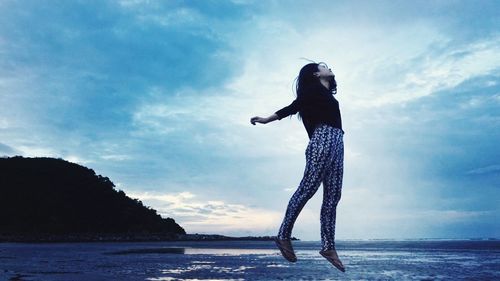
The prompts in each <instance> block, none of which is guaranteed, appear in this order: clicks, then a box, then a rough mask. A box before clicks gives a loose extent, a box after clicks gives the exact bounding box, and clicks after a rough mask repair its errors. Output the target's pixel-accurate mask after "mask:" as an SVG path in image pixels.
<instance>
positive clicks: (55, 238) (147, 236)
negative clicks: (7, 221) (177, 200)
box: [0, 233, 299, 243]
mask: <svg viewBox="0 0 500 281" xmlns="http://www.w3.org/2000/svg"><path fill="white" fill-rule="evenodd" d="M273 239H274V236H242V237H231V236H224V235H218V234H198V233H195V234H175V233H74V234H0V243H6V242H20V243H60V242H154V241H158V242H159V241H237V240H245V241H272V240H273ZM292 240H299V239H297V238H295V237H293V238H292Z"/></svg>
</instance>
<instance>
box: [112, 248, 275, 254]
mask: <svg viewBox="0 0 500 281" xmlns="http://www.w3.org/2000/svg"><path fill="white" fill-rule="evenodd" d="M274 253H276V250H271V249H236V248H234V249H210V248H189V247H163V248H134V249H128V250H122V251H115V252H108V253H104V254H106V255H130V254H186V255H215V256H220V255H228V256H241V255H250V254H253V255H270V254H274Z"/></svg>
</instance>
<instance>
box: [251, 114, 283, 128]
mask: <svg viewBox="0 0 500 281" xmlns="http://www.w3.org/2000/svg"><path fill="white" fill-rule="evenodd" d="M278 118H279V117H278V115H277V114H276V113H273V115H271V116H269V117H267V118H265V117H259V116H255V117H252V118H250V123H252V125H255V123H262V124H266V123H269V122H273V121H274V120H278Z"/></svg>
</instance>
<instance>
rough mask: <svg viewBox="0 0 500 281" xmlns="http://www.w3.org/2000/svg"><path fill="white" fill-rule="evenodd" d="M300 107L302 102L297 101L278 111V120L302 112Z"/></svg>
mask: <svg viewBox="0 0 500 281" xmlns="http://www.w3.org/2000/svg"><path fill="white" fill-rule="evenodd" d="M300 105H301V102H300V101H299V99H295V100H294V101H293V102H292V103H291V104H290V105H288V106H285V107H283V108H282V109H280V110H278V111H276V112H275V113H276V115H278V120H281V119H283V118H285V117H287V116H289V115H293V114H295V113H297V112H298V111H299V110H300Z"/></svg>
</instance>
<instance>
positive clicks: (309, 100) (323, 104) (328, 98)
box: [275, 86, 344, 139]
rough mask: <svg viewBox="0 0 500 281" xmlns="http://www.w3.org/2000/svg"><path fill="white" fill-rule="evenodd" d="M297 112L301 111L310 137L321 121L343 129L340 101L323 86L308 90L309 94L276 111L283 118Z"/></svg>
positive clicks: (279, 117)
mask: <svg viewBox="0 0 500 281" xmlns="http://www.w3.org/2000/svg"><path fill="white" fill-rule="evenodd" d="M297 112H300V115H301V117H302V123H303V124H304V127H305V128H306V131H307V134H308V136H309V139H311V137H312V134H313V132H314V129H315V128H316V126H317V125H319V124H320V123H324V124H329V125H331V126H333V127H335V128H339V129H341V130H342V118H341V116H340V109H339V102H338V101H337V100H336V99H335V97H334V96H333V94H332V93H331V92H330V91H328V90H327V89H326V88H325V87H323V86H322V87H318V88H317V89H315V90H314V91H308V93H307V95H304V96H300V97H298V98H296V99H295V100H294V101H293V102H292V103H291V104H290V105H288V106H285V107H283V108H282V109H280V110H278V111H276V112H275V113H276V115H278V119H279V120H281V119H282V118H285V117H287V116H289V115H293V114H296V113H297ZM342 133H344V130H342Z"/></svg>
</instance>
